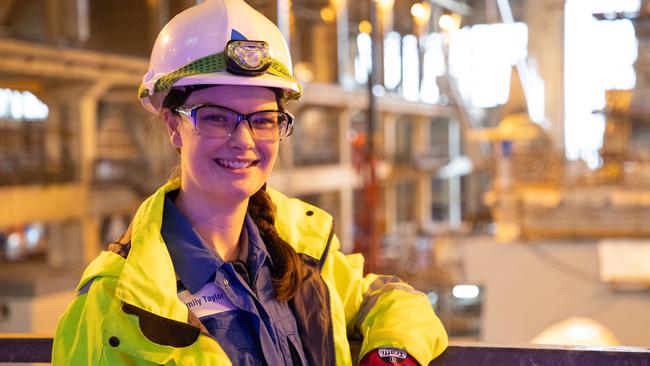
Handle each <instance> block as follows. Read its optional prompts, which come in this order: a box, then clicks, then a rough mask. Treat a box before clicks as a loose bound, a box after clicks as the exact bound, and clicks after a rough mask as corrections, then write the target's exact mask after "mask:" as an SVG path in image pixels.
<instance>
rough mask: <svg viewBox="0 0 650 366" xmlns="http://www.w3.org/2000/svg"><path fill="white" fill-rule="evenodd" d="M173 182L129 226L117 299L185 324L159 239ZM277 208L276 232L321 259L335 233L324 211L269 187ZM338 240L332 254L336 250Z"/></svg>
mask: <svg viewBox="0 0 650 366" xmlns="http://www.w3.org/2000/svg"><path fill="white" fill-rule="evenodd" d="M180 183H181V181H180V179H173V180H170V181H169V182H167V183H166V184H165V185H163V186H162V187H160V188H159V189H158V190H157V191H156V192H155V193H154V194H153V195H151V196H150V197H149V198H147V199H146V200H145V201H144V202H143V203H142V205H141V206H140V208H139V209H138V210H137V211H136V214H135V216H134V218H133V221H132V223H131V250H130V253H129V255H128V257H127V259H126V262H125V263H124V267H123V269H122V272H121V274H120V276H119V280H118V283H117V288H116V291H115V294H116V296H117V297H118V298H119V299H120V300H122V301H124V302H126V303H128V304H131V305H134V306H137V307H139V308H141V309H143V310H146V311H149V312H151V313H154V314H156V315H160V316H164V317H166V318H170V319H174V320H177V321H182V322H185V321H187V315H188V313H187V306H186V305H185V304H184V303H183V302H182V301H180V300H179V299H178V296H177V294H176V274H175V273H174V266H173V264H172V260H171V257H170V255H169V252H168V251H167V247H166V245H165V243H164V241H163V238H162V235H161V227H162V218H163V208H164V204H165V195H166V194H167V192H170V191H173V190H176V189H179V188H180ZM266 191H267V193H268V194H269V195H270V197H271V200H272V201H273V203H274V204H275V206H276V225H275V226H276V229H277V231H278V234H279V235H280V237H282V238H283V239H284V240H286V241H287V242H288V243H289V244H290V245H291V246H293V248H294V249H295V250H296V251H297V252H298V253H303V254H306V255H308V256H311V257H313V258H315V259H317V260H320V261H323V260H324V259H325V256H326V254H327V253H324V251H325V249H326V248H328V243H329V242H330V239H331V231H332V229H333V220H332V217H331V216H330V215H329V214H328V213H327V212H325V211H323V210H321V209H319V208H317V207H315V206H312V205H310V204H307V203H305V202H302V201H300V200H298V199H291V198H287V197H286V196H285V195H283V194H281V193H279V192H278V191H275V190H273V189H272V188H269V187H267V189H266ZM334 245H336V246H338V241H334V242H333V245H332V246H331V247H329V251H331V250H336V249H338V247H334Z"/></svg>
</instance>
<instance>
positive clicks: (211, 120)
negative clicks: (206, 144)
mask: <svg viewBox="0 0 650 366" xmlns="http://www.w3.org/2000/svg"><path fill="white" fill-rule="evenodd" d="M194 118H195V119H196V129H197V130H199V132H202V133H204V134H206V135H210V136H215V137H226V136H228V135H230V133H231V132H232V131H233V130H234V129H235V125H237V113H235V112H233V111H229V110H227V109H224V108H219V107H215V106H203V107H199V108H198V109H197V110H196V115H195V117H194Z"/></svg>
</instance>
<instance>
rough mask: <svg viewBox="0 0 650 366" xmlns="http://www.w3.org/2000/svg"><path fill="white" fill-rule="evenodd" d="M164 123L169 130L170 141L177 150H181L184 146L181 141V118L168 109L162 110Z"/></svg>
mask: <svg viewBox="0 0 650 366" xmlns="http://www.w3.org/2000/svg"><path fill="white" fill-rule="evenodd" d="M161 114H162V118H163V122H165V128H166V129H167V135H169V141H170V142H171V143H172V146H174V147H175V148H177V149H180V148H181V147H182V146H183V140H182V139H181V134H180V131H179V129H180V127H181V116H179V115H178V114H176V113H174V112H172V111H171V110H170V109H168V108H164V109H163V110H162V113H161Z"/></svg>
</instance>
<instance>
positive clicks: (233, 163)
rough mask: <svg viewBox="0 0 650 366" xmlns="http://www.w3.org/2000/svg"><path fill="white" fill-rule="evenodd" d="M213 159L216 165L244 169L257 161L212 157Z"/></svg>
mask: <svg viewBox="0 0 650 366" xmlns="http://www.w3.org/2000/svg"><path fill="white" fill-rule="evenodd" d="M214 161H215V162H216V163H217V164H218V165H220V166H222V167H224V168H228V169H246V168H249V167H251V166H253V165H255V164H257V161H242V160H224V159H214Z"/></svg>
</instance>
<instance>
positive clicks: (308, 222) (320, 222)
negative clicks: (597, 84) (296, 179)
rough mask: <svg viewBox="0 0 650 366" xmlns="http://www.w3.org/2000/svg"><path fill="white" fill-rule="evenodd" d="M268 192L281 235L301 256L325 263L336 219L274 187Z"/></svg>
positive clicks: (268, 188)
mask: <svg viewBox="0 0 650 366" xmlns="http://www.w3.org/2000/svg"><path fill="white" fill-rule="evenodd" d="M266 192H267V193H268V194H269V196H270V197H271V200H272V201H273V204H274V205H275V207H276V220H275V226H276V229H277V231H278V234H280V236H281V237H282V238H283V239H284V240H286V241H287V242H288V243H289V244H291V246H293V247H294V249H295V250H296V251H297V252H298V253H304V254H307V255H309V256H311V257H314V258H315V259H321V258H322V256H323V254H324V252H325V250H326V249H327V248H329V247H330V245H331V243H332V238H333V233H334V219H333V218H332V215H330V214H329V213H328V212H327V211H325V210H323V209H321V208H319V207H316V206H314V205H312V204H309V203H307V202H305V201H302V200H300V199H297V198H290V197H287V196H286V195H284V194H283V193H280V192H279V191H277V190H274V189H272V188H270V187H267V189H266ZM335 249H336V248H335Z"/></svg>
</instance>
